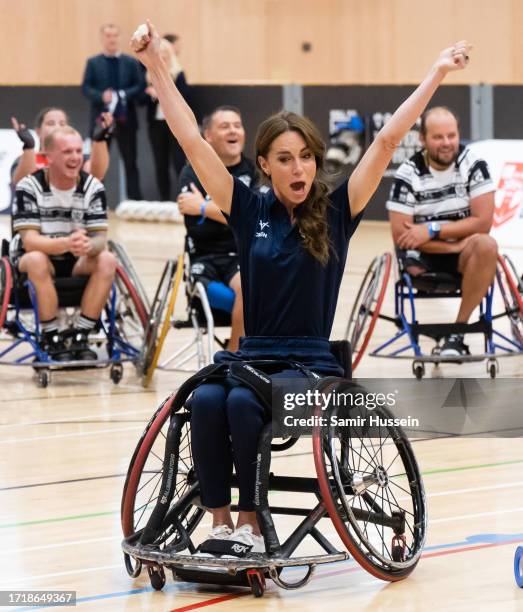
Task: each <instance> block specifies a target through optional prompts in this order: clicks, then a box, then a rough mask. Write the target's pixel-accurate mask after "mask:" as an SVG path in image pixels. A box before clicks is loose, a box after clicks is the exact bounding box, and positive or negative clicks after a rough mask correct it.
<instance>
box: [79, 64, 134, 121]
mask: <svg viewBox="0 0 523 612" xmlns="http://www.w3.org/2000/svg"><path fill="white" fill-rule="evenodd" d="M112 59H113V58H108V57H107V56H105V55H103V54H102V53H100V54H99V55H95V56H94V57H90V58H89V59H88V60H87V65H86V66H85V72H84V78H83V82H82V93H83V94H84V96H85V97H86V98H88V99H89V100H90V102H91V114H90V128H91V130H92V129H93V127H94V123H95V120H96V117H98V115H99V114H100V113H101V112H103V111H106V110H107V106H106V105H105V104H104V102H103V101H102V93H103V92H104V91H105V90H106V89H108V88H111V89H114V90H115V91H119V90H123V91H124V92H125V102H124V104H120V103H119V105H118V106H117V108H116V115H117V116H116V117H115V118H116V119H117V120H118V118H119V117H118V115H120V120H122V121H125V123H126V125H127V126H129V127H134V128H136V127H137V120H136V109H135V104H134V103H135V100H136V98H137V97H139V96H141V95H142V94H143V91H144V89H145V79H144V75H143V71H142V69H141V68H140V64H139V63H138V62H137V61H136V60H135V59H134V58H132V57H131V56H130V55H125V54H124V53H122V54H120V55H119V56H118V57H117V58H116V62H117V71H116V81H115V80H114V78H113V77H112V74H111V69H110V66H109V62H110V61H111V60H112Z"/></svg>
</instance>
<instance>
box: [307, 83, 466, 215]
mask: <svg viewBox="0 0 523 612" xmlns="http://www.w3.org/2000/svg"><path fill="white" fill-rule="evenodd" d="M413 91H414V87H412V86H401V85H397V86H378V85H376V86H373V85H369V86H317V87H304V99H303V102H304V113H305V115H307V116H308V117H310V118H311V119H312V120H313V121H314V122H315V123H316V125H317V126H318V127H319V128H320V130H321V132H322V134H323V137H324V138H325V139H326V140H327V141H328V138H329V112H330V110H331V109H355V110H357V111H358V113H359V114H360V115H361V116H366V117H367V118H370V117H371V116H372V115H373V114H374V113H392V112H394V111H395V110H396V108H397V107H398V106H399V105H400V104H401V103H402V102H403V101H404V100H405V99H406V98H407V97H408V96H409V95H410V94H411V93H412V92H413ZM439 105H445V106H449V107H451V108H453V109H454V110H455V111H456V112H457V113H458V115H459V117H460V120H461V136H462V138H464V139H467V138H469V137H470V95H469V88H468V86H446V87H441V88H440V89H439V90H438V91H437V92H436V94H435V95H434V97H433V99H432V101H431V106H439ZM391 183H392V178H391V177H384V178H383V180H382V182H381V184H380V186H379V187H378V190H377V192H376V194H375V195H374V197H373V198H372V200H371V202H370V204H369V208H368V209H367V212H366V215H365V216H366V218H367V219H386V211H385V202H386V200H387V197H388V193H389V189H390V185H391Z"/></svg>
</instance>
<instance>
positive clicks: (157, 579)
mask: <svg viewBox="0 0 523 612" xmlns="http://www.w3.org/2000/svg"><path fill="white" fill-rule="evenodd" d="M147 573H148V574H149V580H150V581H151V586H152V587H153V589H154V590H155V591H161V590H162V589H163V587H164V586H165V572H164V571H163V567H160V566H159V565H148V566H147Z"/></svg>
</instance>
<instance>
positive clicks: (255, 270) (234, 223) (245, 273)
mask: <svg viewBox="0 0 523 612" xmlns="http://www.w3.org/2000/svg"><path fill="white" fill-rule="evenodd" d="M329 199H330V203H331V206H329V207H328V208H327V223H328V232H329V238H330V241H331V243H332V249H331V252H330V256H329V261H328V263H327V264H326V265H325V266H322V265H321V264H320V263H319V262H318V261H317V260H316V259H315V258H314V257H313V256H312V255H311V254H310V253H309V252H308V251H307V250H306V249H305V248H304V247H303V246H302V239H301V237H300V234H299V230H298V227H297V226H296V225H293V224H292V223H291V221H290V217H289V214H288V212H287V210H286V208H285V207H284V206H283V204H282V203H281V202H280V201H279V200H278V199H277V198H276V196H275V194H274V192H273V191H272V190H270V191H268V192H267V193H264V194H261V193H259V192H257V191H253V190H251V189H249V188H248V187H247V186H246V185H244V184H243V183H242V182H241V181H239V180H238V179H236V178H235V179H234V190H233V197H232V205H231V214H230V217H229V225H230V226H231V228H232V230H233V232H234V235H235V237H236V242H237V245H238V249H239V256H240V273H241V281H242V293H243V304H244V319H245V333H246V336H311V337H315V338H329V337H330V333H331V329H332V323H333V321H334V313H335V311H336V303H337V301H338V293H339V289H340V284H341V280H342V277H343V271H344V268H345V261H346V259H347V251H348V246H349V240H350V238H351V236H352V234H353V233H354V231H355V229H356V228H357V227H358V224H359V222H360V220H361V217H362V214H361V213H360V214H359V215H357V216H356V217H355V218H354V219H352V218H351V214H350V210H349V198H348V193H347V181H344V182H343V183H342V184H341V185H340V187H338V189H336V190H335V191H333V192H332V193H331V194H330V196H329Z"/></svg>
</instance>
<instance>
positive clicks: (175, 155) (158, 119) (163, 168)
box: [145, 38, 189, 201]
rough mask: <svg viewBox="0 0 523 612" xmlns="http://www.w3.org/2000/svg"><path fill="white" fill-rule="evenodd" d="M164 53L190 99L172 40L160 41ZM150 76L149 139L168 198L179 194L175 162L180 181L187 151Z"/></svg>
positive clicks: (164, 196) (179, 86)
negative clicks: (175, 187) (173, 178)
mask: <svg viewBox="0 0 523 612" xmlns="http://www.w3.org/2000/svg"><path fill="white" fill-rule="evenodd" d="M160 55H161V58H162V60H163V62H164V63H165V65H166V66H167V69H168V72H169V75H170V76H171V78H172V80H173V82H174V83H175V84H176V88H177V89H178V91H179V92H180V93H181V94H182V95H183V97H184V98H187V94H188V91H189V86H188V85H187V82H186V80H185V74H184V72H183V70H182V67H181V66H180V62H179V61H178V58H177V56H176V54H175V53H174V50H173V47H172V45H171V43H170V42H168V41H167V40H165V39H164V38H162V39H161V40H160ZM146 79H147V88H146V90H145V94H146V106H147V123H148V127H149V140H150V142H151V149H152V151H153V157H154V168H155V172H156V182H157V184H158V190H159V192H160V199H161V200H163V201H166V200H171V199H173V197H174V195H175V193H172V192H171V176H170V167H171V164H172V166H173V167H174V169H175V171H176V178H177V180H178V178H179V176H180V172H181V170H182V168H183V166H184V164H185V154H184V152H183V151H182V148H181V147H180V145H179V144H178V141H177V140H176V138H175V137H174V136H173V135H172V132H171V130H170V128H169V126H168V125H167V121H166V120H165V115H164V114H163V110H162V107H161V106H160V104H159V102H158V96H157V94H156V90H155V88H154V86H153V85H152V84H151V80H150V77H149V73H147V75H146Z"/></svg>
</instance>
